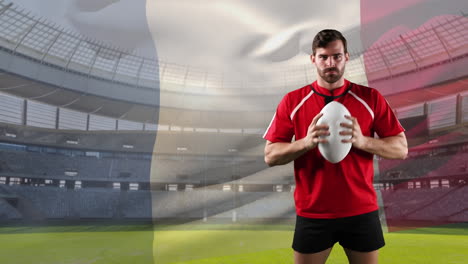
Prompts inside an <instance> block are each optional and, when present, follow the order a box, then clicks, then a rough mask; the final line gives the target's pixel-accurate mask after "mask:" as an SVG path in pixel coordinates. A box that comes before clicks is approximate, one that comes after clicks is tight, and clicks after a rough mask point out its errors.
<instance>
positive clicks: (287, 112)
mask: <svg viewBox="0 0 468 264" xmlns="http://www.w3.org/2000/svg"><path fill="white" fill-rule="evenodd" d="M326 96H334V99H333V100H334V101H338V102H340V103H342V104H343V105H344V106H346V108H347V109H348V110H349V112H350V113H351V115H352V116H353V117H356V118H357V120H358V122H359V125H360V127H361V130H362V133H363V135H364V136H368V137H373V136H374V133H377V135H378V136H379V137H380V138H384V137H389V136H395V135H397V134H399V133H400V132H403V131H404V128H403V127H402V126H401V124H400V122H399V121H398V119H397V118H396V116H395V114H394V113H393V111H392V109H391V108H390V106H389V105H388V103H387V101H386V100H385V98H384V97H383V96H382V95H381V94H380V93H379V92H378V91H377V90H375V89H373V88H369V87H365V86H361V85H358V84H354V83H351V82H349V81H348V80H345V84H344V85H343V86H342V87H340V88H337V89H335V90H333V91H329V90H328V89H326V88H323V87H320V86H319V85H318V84H317V82H314V83H312V84H311V85H307V86H304V87H302V88H300V89H298V90H295V91H292V92H290V93H288V94H286V95H285V96H284V97H283V99H282V100H281V102H280V103H279V105H278V108H277V110H276V113H275V115H274V116H273V119H272V120H271V123H270V125H269V127H268V128H267V130H266V132H265V135H264V136H263V137H264V138H265V139H266V140H269V141H271V142H291V140H292V138H293V136H295V138H296V140H299V139H301V138H304V137H305V136H306V135H307V128H308V127H309V125H310V123H311V122H312V119H313V118H314V117H315V116H316V115H317V114H318V113H320V111H321V110H322V108H323V107H324V106H325V98H326ZM329 100H331V98H330V99H329ZM294 175H295V180H296V189H295V191H294V200H295V203H296V212H297V214H298V215H300V216H303V217H309V218H339V217H347V216H353V215H358V214H364V213H368V212H371V211H374V210H377V209H378V204H377V197H376V193H375V190H374V188H373V178H374V170H373V154H371V153H368V152H365V151H362V150H359V149H356V148H354V147H352V148H351V151H350V152H349V154H348V155H347V156H346V157H345V158H344V159H343V160H342V161H341V162H339V163H336V164H333V163H330V162H329V161H327V160H325V158H323V156H322V155H321V154H320V152H319V150H318V148H314V149H312V150H310V151H308V152H307V153H305V154H304V155H302V156H301V157H299V158H297V159H296V160H295V161H294Z"/></svg>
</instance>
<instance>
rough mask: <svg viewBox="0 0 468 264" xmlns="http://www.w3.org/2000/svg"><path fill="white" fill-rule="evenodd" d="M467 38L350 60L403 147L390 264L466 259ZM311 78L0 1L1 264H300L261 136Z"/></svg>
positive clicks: (396, 44)
mask: <svg viewBox="0 0 468 264" xmlns="http://www.w3.org/2000/svg"><path fill="white" fill-rule="evenodd" d="M466 10H467V9H465V11H466ZM343 33H344V34H345V36H346V37H347V38H348V39H356V38H359V37H360V36H359V34H360V32H359V30H357V29H355V28H352V29H349V30H347V31H344V32H343ZM467 36H468V18H467V17H466V15H464V13H463V12H462V15H448V16H441V17H436V18H435V19H432V20H430V21H429V22H427V24H424V25H423V26H421V27H419V28H417V29H414V30H412V31H408V32H406V33H404V34H401V35H399V36H398V37H394V38H389V39H385V40H382V41H379V42H376V43H375V44H373V45H369V46H366V47H364V48H363V47H358V46H351V48H350V53H351V60H350V62H349V63H348V66H347V72H346V74H345V76H346V78H347V79H349V80H351V81H353V82H356V83H359V84H364V85H369V86H371V87H377V88H378V89H379V91H381V93H382V94H383V95H384V96H385V98H386V99H387V101H388V102H389V104H390V105H391V106H392V107H393V108H394V109H395V113H396V115H397V117H398V118H399V120H400V122H401V123H402V125H403V126H404V127H405V129H406V135H407V137H408V143H409V154H408V158H407V159H405V160H385V159H381V158H379V157H377V156H376V157H375V159H374V168H375V182H374V187H375V189H376V190H377V193H378V198H379V205H380V211H379V213H380V217H381V221H382V223H383V224H384V226H385V230H386V231H388V233H386V235H387V237H386V239H387V241H388V244H389V246H388V250H387V251H384V252H383V257H385V254H387V255H386V256H388V258H387V259H386V260H385V259H383V262H382V263H463V261H466V259H467V258H468V255H467V253H466V252H465V253H463V250H466V248H465V249H464V247H463V245H464V244H465V245H466V242H467V237H468V232H467V225H466V223H467V222H468V184H467V182H468V71H466V70H465V69H466V68H467V67H468V38H467ZM314 72H315V68H314V67H313V65H311V64H310V63H309V64H301V65H289V66H283V65H280V66H274V67H271V68H269V69H268V70H265V72H263V73H262V74H263V75H262V76H264V77H262V78H259V79H242V80H239V79H236V78H231V77H230V76H229V75H228V74H226V73H224V72H222V71H218V70H213V69H205V68H202V67H196V66H192V65H190V64H189V63H187V64H186V65H181V64H179V63H174V62H171V61H164V60H162V59H154V58H151V57H145V56H141V55H139V54H137V53H135V52H132V51H128V50H126V49H124V48H122V47H119V46H116V47H113V46H110V45H108V44H106V43H103V42H101V41H99V40H95V39H92V38H89V37H87V36H83V35H81V34H79V33H77V32H73V31H70V30H68V29H64V28H62V27H61V26H60V25H56V24H55V23H53V22H51V21H49V20H47V19H43V18H38V17H35V16H33V15H31V14H30V13H29V12H28V10H27V9H24V8H22V7H20V6H18V5H16V4H11V3H9V1H3V0H0V109H1V111H0V155H1V158H0V233H1V238H0V248H1V249H0V252H2V254H1V255H2V257H0V259H1V262H2V263H129V262H131V263H292V262H291V261H292V257H291V256H292V253H291V252H290V240H291V236H292V231H293V227H294V221H295V217H296V213H295V207H294V201H293V196H292V195H293V192H294V188H295V182H294V175H293V167H292V164H288V165H286V166H281V167H272V168H269V167H268V166H267V165H266V164H265V162H264V153H263V149H264V146H265V140H264V139H263V138H262V136H263V133H264V132H265V128H266V127H268V124H269V122H270V120H271V118H272V116H273V114H274V112H275V107H276V105H277V103H278V102H279V101H280V100H281V98H282V97H283V95H284V94H285V93H286V92H288V91H292V90H294V89H297V88H299V87H302V86H304V85H306V84H308V83H311V82H313V81H314V78H315V77H314V74H313V73H314ZM421 76H431V78H426V79H424V80H422V78H421ZM266 88H268V89H266ZM72 238H73V239H72ZM69 239H70V240H73V241H68V240H69ZM220 241H221V242H222V243H220ZM421 241H424V242H423V244H424V245H426V247H425V248H424V249H422V250H420V252H419V254H418V255H416V256H414V259H409V260H410V261H408V262H404V261H401V262H400V261H398V260H395V258H397V259H398V258H399V256H400V255H399V254H401V255H404V256H407V257H408V256H409V255H411V254H413V253H410V252H409V250H410V248H411V247H419V246H421V247H422V245H419V246H415V245H414V244H418V243H422V242H421ZM441 241H447V242H443V244H442V245H441V243H442V242H441ZM436 249H437V250H439V251H438V252H439V253H438V254H436V253H434V254H436V255H434V256H432V257H431V258H428V256H431V252H436V251H435V250H436ZM24 252H29V253H28V254H24ZM181 252H182V253H181ZM334 254H335V255H333V256H332V257H331V260H330V262H331V263H345V262H344V261H345V256H344V254H343V253H341V252H337V253H334ZM405 254H406V255H405ZM403 258H404V257H402V259H403ZM333 261H335V262H333ZM340 261H341V262H340Z"/></svg>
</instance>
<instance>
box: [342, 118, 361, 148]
mask: <svg viewBox="0 0 468 264" xmlns="http://www.w3.org/2000/svg"><path fill="white" fill-rule="evenodd" d="M345 118H346V119H348V120H350V121H351V124H348V123H340V126H341V127H344V128H347V130H344V131H341V132H340V135H342V136H351V138H350V139H343V140H341V142H343V143H352V144H353V147H355V148H358V149H363V148H364V146H365V144H366V137H365V136H364V135H363V134H362V131H361V126H359V122H358V121H357V118H355V117H352V116H345Z"/></svg>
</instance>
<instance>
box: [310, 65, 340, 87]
mask: <svg viewBox="0 0 468 264" xmlns="http://www.w3.org/2000/svg"><path fill="white" fill-rule="evenodd" d="M344 70H345V67H344V66H343V69H341V70H340V69H338V68H336V67H333V68H327V69H324V70H320V69H318V68H317V72H318V74H319V76H320V77H321V78H322V79H323V80H324V81H326V82H327V83H336V82H337V81H338V80H339V79H340V78H341V77H342V76H343V74H344ZM330 71H335V73H332V74H327V73H328V72H330Z"/></svg>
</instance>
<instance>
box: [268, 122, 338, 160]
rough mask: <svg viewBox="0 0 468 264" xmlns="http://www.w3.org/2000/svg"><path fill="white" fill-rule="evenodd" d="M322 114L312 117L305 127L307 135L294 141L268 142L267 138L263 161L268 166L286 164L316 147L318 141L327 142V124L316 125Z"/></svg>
mask: <svg viewBox="0 0 468 264" xmlns="http://www.w3.org/2000/svg"><path fill="white" fill-rule="evenodd" d="M322 115H323V114H318V115H316V116H315V117H314V119H312V122H311V123H310V125H309V128H308V129H307V135H306V136H305V137H304V138H301V139H299V140H296V141H294V142H276V143H273V142H270V141H268V140H267V142H266V145H265V162H266V164H268V166H276V165H283V164H287V163H289V162H291V161H293V160H295V159H297V158H298V157H300V156H302V155H303V154H304V153H306V152H307V151H309V150H311V149H313V148H315V147H317V145H318V143H326V142H328V141H327V139H326V136H328V135H330V132H328V125H317V121H318V120H319V118H320V117H322Z"/></svg>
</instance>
